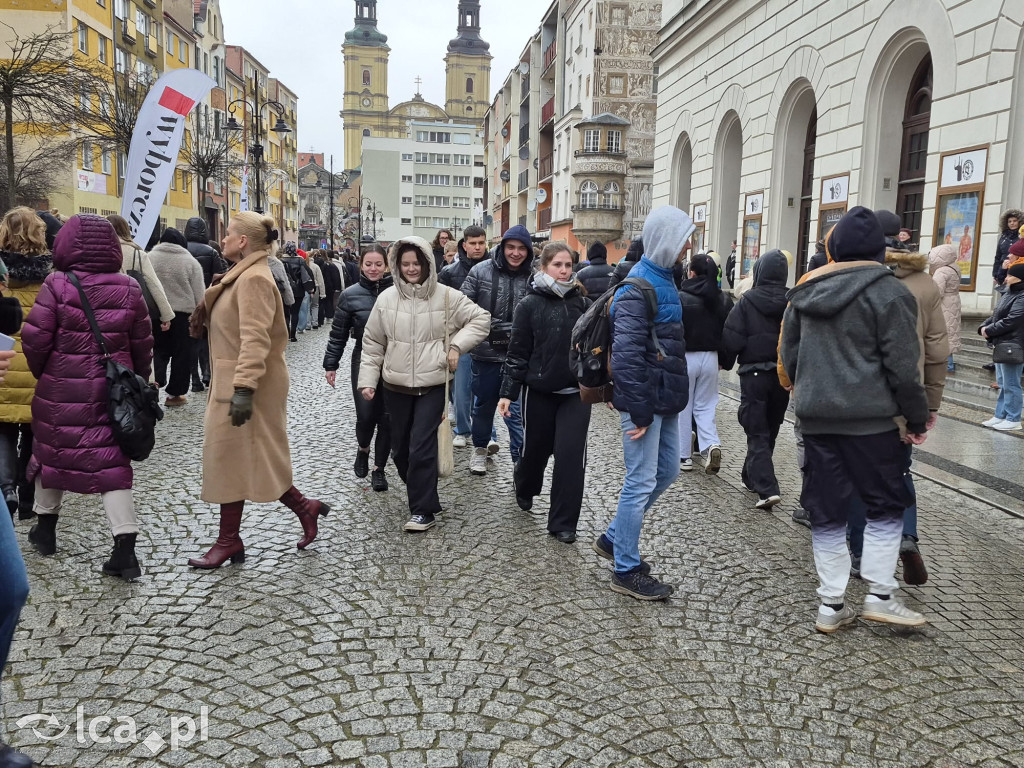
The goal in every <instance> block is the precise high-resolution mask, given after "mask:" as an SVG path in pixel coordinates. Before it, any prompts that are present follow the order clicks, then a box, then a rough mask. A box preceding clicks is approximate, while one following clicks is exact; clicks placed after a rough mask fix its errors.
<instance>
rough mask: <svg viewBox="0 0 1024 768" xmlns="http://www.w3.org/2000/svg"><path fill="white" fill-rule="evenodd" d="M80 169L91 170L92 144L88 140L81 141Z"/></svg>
mask: <svg viewBox="0 0 1024 768" xmlns="http://www.w3.org/2000/svg"><path fill="white" fill-rule="evenodd" d="M82 170H84V171H91V170H92V144H91V143H89V142H88V141H83V142H82Z"/></svg>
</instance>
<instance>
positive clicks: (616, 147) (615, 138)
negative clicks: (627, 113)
mask: <svg viewBox="0 0 1024 768" xmlns="http://www.w3.org/2000/svg"><path fill="white" fill-rule="evenodd" d="M608 151H609V152H615V153H616V154H617V153H619V152H621V151H622V131H608Z"/></svg>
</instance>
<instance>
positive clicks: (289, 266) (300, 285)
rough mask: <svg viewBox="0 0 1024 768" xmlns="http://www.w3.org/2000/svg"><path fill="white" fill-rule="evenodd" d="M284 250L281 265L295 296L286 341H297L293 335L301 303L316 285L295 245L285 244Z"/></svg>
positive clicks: (296, 329) (297, 326)
mask: <svg viewBox="0 0 1024 768" xmlns="http://www.w3.org/2000/svg"><path fill="white" fill-rule="evenodd" d="M284 250H285V252H284V254H283V255H282V256H281V263H282V264H284V271H285V272H286V273H287V275H288V282H289V283H290V284H291V287H292V293H294V294H295V303H294V304H292V305H291V306H290V307H289V308H288V309H289V312H290V315H289V317H288V340H289V341H298V338H297V337H296V335H295V333H296V331H298V328H299V315H300V314H301V312H302V302H303V300H304V299H305V297H306V296H307V295H308V294H309V292H310V291H314V290H316V283H315V282H314V281H313V273H312V272H310V270H309V265H308V264H306V260H305V259H304V258H302V257H301V256H299V254H298V251H296V249H295V243H286V244H285V247H284ZM307 306H308V304H307ZM303 330H305V329H303Z"/></svg>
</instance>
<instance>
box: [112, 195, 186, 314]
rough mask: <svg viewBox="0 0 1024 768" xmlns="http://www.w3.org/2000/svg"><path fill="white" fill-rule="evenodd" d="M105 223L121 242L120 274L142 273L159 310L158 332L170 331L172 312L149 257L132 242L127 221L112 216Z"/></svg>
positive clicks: (115, 215) (114, 215)
mask: <svg viewBox="0 0 1024 768" xmlns="http://www.w3.org/2000/svg"><path fill="white" fill-rule="evenodd" d="M107 221H109V222H110V223H111V224H112V225H113V227H114V232H116V233H117V238H118V240H120V241H121V258H122V262H121V274H122V275H125V274H128V272H129V271H134V272H141V273H142V276H143V277H144V278H145V279H146V287H147V288H149V292H150V293H151V294H152V296H153V301H154V302H155V303H156V306H157V308H158V309H159V310H160V326H159V327H160V330H162V331H167V330H170V327H171V320H173V319H174V310H173V309H172V308H171V303H170V302H169V301H168V300H167V294H166V293H165V292H164V287H163V285H161V284H160V278H158V277H157V275H156V272H155V271H154V270H153V264H152V263H151V262H150V260H149V256H148V255H147V254H146V252H145V251H144V250H142V249H141V248H140V247H139V246H138V245H136V244H135V243H134V242H133V241H132V231H131V229H130V228H129V227H128V220H127V219H125V218H123V217H121V216H118V215H117V214H112V215H110V216H107ZM156 330H157V326H156V323H154V324H153V333H156Z"/></svg>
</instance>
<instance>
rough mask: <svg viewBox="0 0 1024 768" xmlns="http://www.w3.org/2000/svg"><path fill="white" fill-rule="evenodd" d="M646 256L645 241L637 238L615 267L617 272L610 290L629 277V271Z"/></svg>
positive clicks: (614, 274)
mask: <svg viewBox="0 0 1024 768" xmlns="http://www.w3.org/2000/svg"><path fill="white" fill-rule="evenodd" d="M643 255H644V241H643V238H641V237H635V238H633V240H631V241H630V243H629V248H627V249H626V255H625V256H623V257H622V260H621V261H620V262H619V263H618V264H616V265H615V271H613V272H612V279H611V281H610V282H609V286H608V287H609V288H610V287H611V286H613V285H618V284H619V283H621V282H622V281H623V280H625V279H626V277H627V275H629V270H631V269H632V268H633V266H634V265H635V264H636V263H637V262H638V261H640V257H641V256H643Z"/></svg>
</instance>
